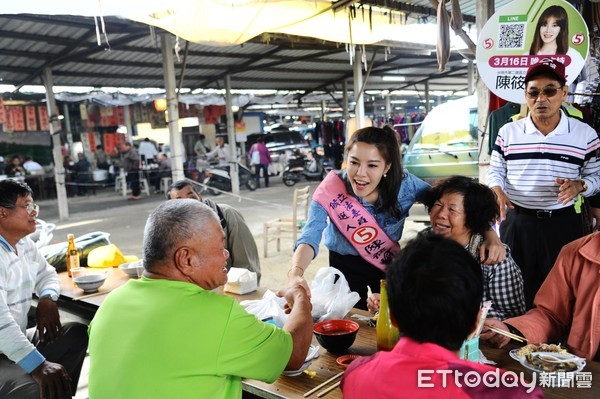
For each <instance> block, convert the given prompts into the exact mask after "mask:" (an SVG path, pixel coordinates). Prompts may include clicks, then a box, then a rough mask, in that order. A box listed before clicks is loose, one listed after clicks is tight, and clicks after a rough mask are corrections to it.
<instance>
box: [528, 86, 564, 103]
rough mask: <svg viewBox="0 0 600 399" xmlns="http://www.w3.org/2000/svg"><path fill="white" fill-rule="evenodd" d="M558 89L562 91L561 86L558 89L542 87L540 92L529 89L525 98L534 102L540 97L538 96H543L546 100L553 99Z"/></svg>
mask: <svg viewBox="0 0 600 399" xmlns="http://www.w3.org/2000/svg"><path fill="white" fill-rule="evenodd" d="M560 89H562V86H559V87H554V86H548V87H544V88H543V89H542V90H538V89H531V90H528V91H527V92H526V93H527V97H529V98H531V99H532V100H535V99H537V98H538V97H539V96H540V94H543V95H544V97H546V98H550V97H554V96H555V95H556V93H558V91H559V90H560Z"/></svg>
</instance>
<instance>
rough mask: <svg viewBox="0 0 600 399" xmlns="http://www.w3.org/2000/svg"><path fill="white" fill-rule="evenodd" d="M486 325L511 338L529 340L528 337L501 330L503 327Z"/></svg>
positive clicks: (520, 340)
mask: <svg viewBox="0 0 600 399" xmlns="http://www.w3.org/2000/svg"><path fill="white" fill-rule="evenodd" d="M486 327H487V328H488V330H491V331H493V332H495V333H496V334H500V335H504V336H505V337H508V338H510V339H514V340H515V341H519V342H527V338H525V337H521V336H520V335H516V334H513V333H510V332H508V331H504V330H501V329H499V328H496V327H494V326H486Z"/></svg>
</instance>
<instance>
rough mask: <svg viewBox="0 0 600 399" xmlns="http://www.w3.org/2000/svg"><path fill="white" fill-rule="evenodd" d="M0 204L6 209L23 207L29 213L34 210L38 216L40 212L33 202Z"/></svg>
mask: <svg viewBox="0 0 600 399" xmlns="http://www.w3.org/2000/svg"><path fill="white" fill-rule="evenodd" d="M0 206H3V207H4V208H8V209H14V208H23V209H25V211H26V212H27V213H28V214H29V215H31V214H32V213H33V212H35V214H36V215H38V216H39V214H40V206H39V205H38V204H36V203H34V202H31V203H29V204H27V205H12V206H6V205H0Z"/></svg>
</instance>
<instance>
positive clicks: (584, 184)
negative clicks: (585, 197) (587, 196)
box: [580, 179, 588, 193]
mask: <svg viewBox="0 0 600 399" xmlns="http://www.w3.org/2000/svg"><path fill="white" fill-rule="evenodd" d="M580 181H581V191H580V193H583V192H586V191H587V189H588V185H587V183H586V182H585V180H583V179H582V180H580Z"/></svg>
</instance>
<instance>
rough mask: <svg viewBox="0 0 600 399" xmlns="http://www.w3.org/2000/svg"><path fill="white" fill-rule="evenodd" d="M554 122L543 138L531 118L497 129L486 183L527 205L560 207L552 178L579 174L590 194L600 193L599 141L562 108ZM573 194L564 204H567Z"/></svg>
mask: <svg viewBox="0 0 600 399" xmlns="http://www.w3.org/2000/svg"><path fill="white" fill-rule="evenodd" d="M560 114H561V116H560V122H559V123H558V126H556V128H555V129H554V130H553V131H552V132H550V133H549V134H548V135H546V136H544V135H543V134H542V133H541V132H540V131H539V130H538V129H537V128H536V127H535V125H534V124H533V122H532V120H531V116H528V117H527V118H525V119H521V120H518V121H516V122H512V123H508V124H506V125H504V126H503V127H502V128H501V129H500V131H499V132H498V137H497V139H496V143H495V144H494V151H493V153H492V158H491V161H490V168H489V170H488V177H487V183H488V185H489V186H490V187H495V186H500V188H502V189H503V190H504V192H505V193H506V195H508V198H509V199H510V201H511V202H513V203H514V204H516V205H519V206H521V207H524V208H529V209H547V210H555V209H561V208H563V207H564V206H565V205H563V204H561V203H560V202H558V188H559V184H558V183H556V181H555V179H556V178H565V179H580V178H582V179H583V180H584V181H585V182H586V183H587V186H588V189H587V190H586V191H584V192H582V193H581V194H582V195H583V196H584V197H589V196H591V195H593V194H595V193H597V192H599V191H600V157H599V155H600V140H599V139H598V134H597V133H596V132H595V131H594V130H593V129H592V128H591V127H589V126H588V125H586V124H585V123H583V122H580V121H578V120H576V119H573V118H569V117H567V116H566V115H565V113H564V112H563V111H562V110H561V111H560ZM576 199H577V198H575V199H573V200H571V201H570V202H569V203H568V204H567V205H566V206H571V205H573V204H574V203H575V200H576Z"/></svg>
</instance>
